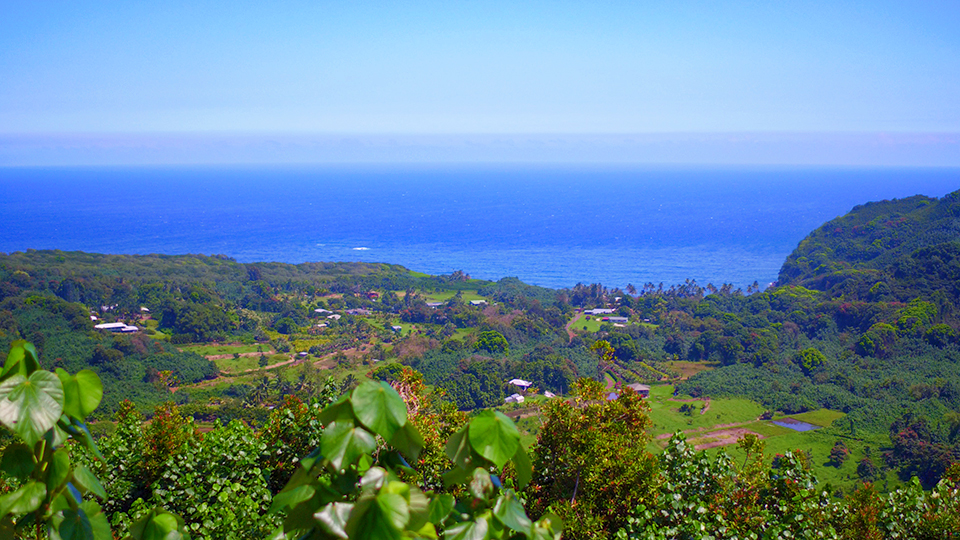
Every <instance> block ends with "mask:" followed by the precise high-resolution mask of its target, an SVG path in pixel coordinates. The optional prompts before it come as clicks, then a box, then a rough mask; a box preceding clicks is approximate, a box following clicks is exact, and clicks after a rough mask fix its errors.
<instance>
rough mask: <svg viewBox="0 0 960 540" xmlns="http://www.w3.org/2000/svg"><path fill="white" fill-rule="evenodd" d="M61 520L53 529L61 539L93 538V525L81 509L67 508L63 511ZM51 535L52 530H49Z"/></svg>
mask: <svg viewBox="0 0 960 540" xmlns="http://www.w3.org/2000/svg"><path fill="white" fill-rule="evenodd" d="M61 517H62V520H58V521H60V522H59V523H58V524H57V525H56V528H55V529H54V530H55V531H56V532H57V535H58V536H59V537H60V539H61V540H94V536H93V525H92V524H91V523H90V518H88V517H87V514H86V512H84V511H83V510H81V509H77V510H74V509H72V508H67V509H66V510H64V511H63V514H62V516H61ZM50 532H51V534H50V536H51V537H53V536H54V535H53V534H52V533H53V531H50Z"/></svg>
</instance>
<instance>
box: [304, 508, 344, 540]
mask: <svg viewBox="0 0 960 540" xmlns="http://www.w3.org/2000/svg"><path fill="white" fill-rule="evenodd" d="M351 510H353V505H352V504H350V503H330V504H328V505H326V506H324V507H323V508H321V509H320V511H319V512H317V513H316V514H314V515H313V517H315V518H316V519H317V521H319V522H320V527H321V528H322V529H323V530H324V531H326V532H327V534H330V535H332V536H335V537H337V538H344V539H345V538H348V536H347V531H346V527H347V519H348V518H349V517H350V511H351Z"/></svg>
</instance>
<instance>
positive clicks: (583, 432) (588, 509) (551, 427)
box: [526, 379, 656, 538]
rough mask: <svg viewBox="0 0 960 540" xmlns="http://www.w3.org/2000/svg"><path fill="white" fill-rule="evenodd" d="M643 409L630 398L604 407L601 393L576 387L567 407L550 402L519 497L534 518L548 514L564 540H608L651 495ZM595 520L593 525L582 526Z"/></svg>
mask: <svg viewBox="0 0 960 540" xmlns="http://www.w3.org/2000/svg"><path fill="white" fill-rule="evenodd" d="M648 411H649V408H648V407H647V406H646V404H645V403H644V401H643V399H642V398H640V397H639V396H638V395H637V394H636V393H634V392H632V391H625V392H623V393H622V394H621V395H620V396H619V397H618V398H617V399H614V400H607V399H606V398H605V391H604V388H603V386H602V385H601V384H600V383H598V382H596V381H590V380H587V379H581V380H579V381H578V382H577V384H576V394H575V398H574V400H573V402H572V403H571V402H567V401H565V400H559V399H558V400H552V401H550V402H549V403H548V404H547V405H546V407H545V408H544V409H543V410H542V414H543V417H544V418H543V422H544V423H543V426H542V428H541V429H540V434H539V436H538V439H537V443H536V446H534V447H533V464H534V476H533V480H532V482H531V485H530V488H528V489H527V492H526V493H527V495H528V500H529V508H530V511H531V514H532V515H534V516H538V515H542V514H544V513H547V512H555V513H557V514H558V515H560V516H561V517H562V518H564V522H565V523H566V525H567V527H568V530H567V536H568V537H571V538H589V537H593V536H594V535H597V534H607V535H608V534H612V533H613V532H615V531H616V530H617V529H618V528H619V527H621V526H622V525H623V524H624V523H625V521H624V520H625V519H626V516H627V515H628V513H629V511H630V510H632V509H633V508H634V506H636V505H637V504H638V503H639V502H640V501H642V500H645V499H647V498H648V497H649V496H650V495H651V492H652V491H653V489H654V483H653V480H654V478H653V476H654V473H655V471H656V460H655V459H654V457H653V456H652V455H651V454H650V453H649V452H647V451H646V449H645V445H646V442H647V441H648V440H649V435H648V434H647V432H646V430H647V429H648V428H649V427H650V420H649V418H648V417H647V412H648ZM593 518H595V521H596V523H595V525H596V527H598V528H599V532H598V531H597V530H595V528H594V527H593V526H589V525H588V524H589V523H591V522H592V519H593Z"/></svg>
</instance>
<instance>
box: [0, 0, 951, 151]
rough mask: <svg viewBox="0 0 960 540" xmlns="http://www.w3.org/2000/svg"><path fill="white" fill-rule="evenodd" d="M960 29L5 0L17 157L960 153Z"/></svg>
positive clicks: (801, 7) (429, 6)
mask: <svg viewBox="0 0 960 540" xmlns="http://www.w3.org/2000/svg"><path fill="white" fill-rule="evenodd" d="M958 28H960V2H957V1H956V0H948V1H943V2H936V1H925V2H902V1H898V2H886V1H870V2H841V1H829V2H817V1H809V0H808V1H803V2H790V1H785V2H761V1H755V2H753V1H730V2H692V1H691V2H675V1H671V2H667V1H664V2H655V1H650V2H635V1H633V2H626V1H622V2H613V1H607V2H604V1H595V2H563V1H552V2H539V1H531V0H528V1H524V2H499V1H483V2H480V1H455V0H446V1H442V2H429V1H417V2H369V1H367V2H322V1H313V2H240V1H232V2H196V1H195V2H175V1H164V2H129V1H124V2H110V1H99V2H42V1H41V2H11V1H5V2H4V6H3V16H2V17H0V80H2V84H0V164H2V163H7V164H10V163H20V162H30V161H31V160H33V161H40V162H42V161H44V159H47V160H48V161H51V162H56V161H57V159H66V158H64V157H63V156H64V155H65V154H63V152H62V150H63V148H64V147H65V146H69V145H70V144H73V145H74V147H76V145H77V144H80V145H81V146H82V145H84V144H88V145H93V146H95V147H96V148H98V149H100V150H103V148H104V146H103V144H102V140H103V139H102V138H98V137H102V136H104V135H109V136H110V137H113V139H111V140H114V141H117V140H121V141H122V140H126V141H128V143H127V144H128V147H130V146H129V145H133V146H132V147H131V148H140V149H141V150H142V148H143V147H142V145H141V146H137V145H138V144H140V143H134V142H129V141H143V140H146V139H144V137H147V138H149V136H150V135H151V134H165V135H164V137H166V138H161V139H153V143H151V144H153V145H154V146H156V145H161V146H162V145H163V144H169V143H168V142H167V143H165V142H163V141H169V140H170V139H169V134H188V135H190V136H192V137H196V136H203V135H210V136H212V137H214V138H216V137H223V136H228V135H232V134H242V135H243V136H244V137H250V136H254V137H261V139H260V140H261V141H266V140H267V139H266V138H269V137H273V136H284V137H290V136H293V137H296V136H300V137H303V136H309V137H313V136H317V135H323V136H326V135H329V134H346V135H357V136H368V135H384V134H388V135H391V136H397V137H408V136H414V137H416V136H427V135H430V136H434V135H441V136H442V135H448V136H453V135H456V136H460V135H464V134H466V135H500V136H516V135H524V134H537V135H538V136H539V137H547V138H549V137H550V136H557V137H561V138H563V137H567V138H569V137H570V136H572V135H577V136H582V135H587V136H590V135H608V134H678V133H685V134H691V133H694V134H728V133H751V134H755V135H754V136H756V137H761V138H762V137H763V136H764V134H771V133H772V134H782V133H806V134H810V133H822V134H828V137H830V136H833V135H831V134H837V133H859V134H863V135H862V137H866V138H865V139H863V140H865V141H868V142H869V141H873V140H875V138H876V137H877V136H878V135H877V134H883V136H885V137H894V138H896V137H901V136H905V137H907V139H909V140H911V141H914V142H913V143H911V144H913V145H914V146H915V147H916V145H917V144H919V143H917V142H916V141H917V140H918V139H917V135H918V134H935V135H934V137H935V138H936V137H939V138H937V139H936V143H935V144H934V146H936V148H934V149H933V150H931V149H930V148H931V147H930V146H929V145H927V146H924V144H920V146H919V147H918V148H920V150H916V151H914V150H911V152H913V153H912V154H910V155H912V156H914V157H913V158H911V159H914V160H915V161H916V160H920V161H923V160H928V159H929V160H933V161H936V162H937V163H940V162H943V163H947V164H949V163H951V160H952V162H954V164H955V165H960V143H958V142H957V139H956V137H954V136H953V135H952V134H956V133H960V99H958V96H960V31H958V30H957V29H958ZM123 136H128V138H127V139H123ZM778 136H779V135H778ZM38 137H39V139H38ZM43 137H48V138H47V139H43ZM50 137H52V138H50ZM116 137H120V138H119V139H117V138H116ZM944 137H946V138H944ZM41 139H42V140H44V141H46V142H43V143H37V142H36V141H38V140H41ZM460 140H463V139H460ZM567 140H569V139H567ZM50 141H58V142H54V143H51V142H50ZM77 141H80V142H77ZM84 141H86V142H84ZM90 141H100V142H90ZM158 141H160V142H158ZM263 144H266V143H262V144H261V145H260V146H259V147H258V148H259V149H260V150H259V151H260V152H261V153H262V154H263V155H264V156H268V155H269V151H268V150H265V149H264V148H266V147H264V146H263ZM31 145H32V146H31ZM38 145H39V146H38ZM98 145H99V146H98ZM121 146H122V144H121ZM148 146H149V145H148ZM174 146H176V145H174ZM214 146H215V145H214ZM221 146H222V145H221ZM688 146H689V147H690V148H691V149H695V148H696V147H697V146H696V144H689V145H688ZM861 146H862V144H861ZM4 147H5V148H6V150H4ZM24 148H28V150H23V149H24ZM43 148H46V150H43ZM851 148H852V147H851ZM741 149H743V148H741ZM168 150H169V155H170V156H176V155H181V158H180V159H187V158H183V157H182V155H183V154H182V152H181V153H180V154H177V150H176V149H175V148H169V149H168ZM744 151H746V150H744ZM807 151H808V150H807ZM57 152H60V153H59V154H58V153H57ZM131 152H132V153H133V154H136V153H137V152H138V151H136V150H131ZM210 152H211V153H212V154H217V153H218V152H219V155H220V156H221V157H222V156H224V155H225V154H224V153H223V151H222V148H221V149H220V150H211V151H210ZM690 152H694V150H690ZM803 152H804V150H797V151H795V152H794V155H793V158H792V159H793V160H794V161H803ZM931 152H932V153H931ZM142 154H143V152H142V151H140V155H142ZM747 154H749V152H747V153H746V154H744V155H747ZM754 154H756V151H754ZM789 154H790V152H789V151H787V153H786V154H785V155H784V156H783V159H784V160H786V161H788V162H789V161H790V159H791V158H790V156H789ZM102 155H103V156H104V157H103V159H105V160H107V161H109V160H110V159H115V160H121V161H122V159H121V158H120V157H117V156H118V155H117V154H116V153H115V154H113V155H114V157H113V158H110V157H109V155H110V153H109V152H102ZM758 155H762V152H761V154H758ZM43 156H47V157H46V158H45V157H43ZM56 156H60V157H56ZM155 159H160V160H161V161H162V159H161V158H155ZM171 159H174V161H175V160H176V159H175V158H171ZM190 159H199V158H190ZM864 159H867V158H864ZM18 160H19V161H18ZM201 161H202V159H201ZM867 161H869V159H867ZM880 161H881V162H882V159H881V160H880Z"/></svg>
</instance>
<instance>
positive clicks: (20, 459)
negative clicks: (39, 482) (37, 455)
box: [0, 443, 36, 481]
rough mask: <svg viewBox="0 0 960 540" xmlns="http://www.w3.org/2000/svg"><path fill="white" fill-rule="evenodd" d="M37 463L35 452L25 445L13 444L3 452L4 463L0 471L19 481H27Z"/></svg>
mask: <svg viewBox="0 0 960 540" xmlns="http://www.w3.org/2000/svg"><path fill="white" fill-rule="evenodd" d="M34 467H36V463H34V461H33V452H31V451H30V448H29V447H27V445H25V444H23V443H13V444H11V445H10V446H7V448H6V449H5V450H4V451H3V462H2V463H0V470H2V471H3V472H5V473H7V474H9V475H10V476H12V477H14V478H16V479H18V480H21V481H22V480H25V479H27V478H28V477H29V476H30V474H31V473H32V472H33V469H34Z"/></svg>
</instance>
